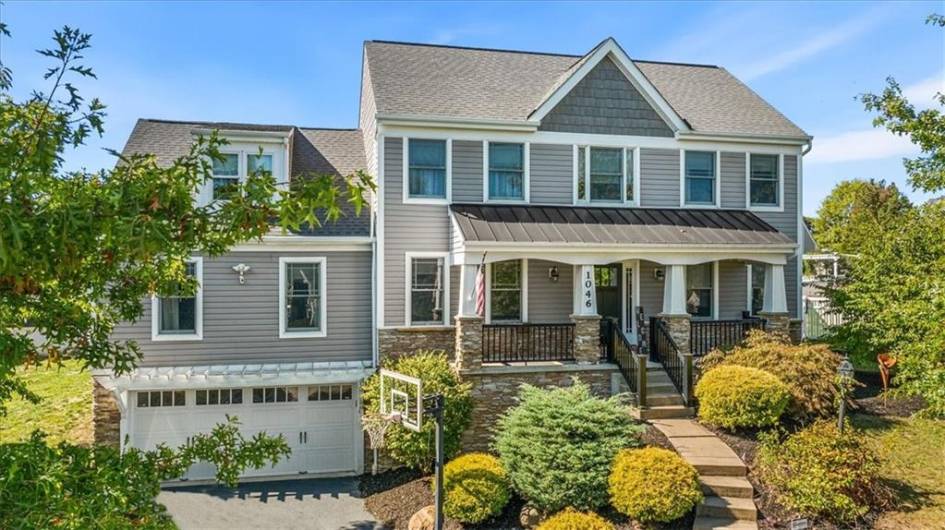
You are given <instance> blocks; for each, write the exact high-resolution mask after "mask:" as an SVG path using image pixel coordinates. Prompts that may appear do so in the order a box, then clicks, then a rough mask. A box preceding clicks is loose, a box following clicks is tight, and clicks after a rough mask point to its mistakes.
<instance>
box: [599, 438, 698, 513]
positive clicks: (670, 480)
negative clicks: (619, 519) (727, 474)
mask: <svg viewBox="0 0 945 530" xmlns="http://www.w3.org/2000/svg"><path fill="white" fill-rule="evenodd" d="M701 501H702V489H701V487H700V486H699V473H698V472H697V471H696V468H694V467H692V465H690V464H689V463H688V462H686V461H685V460H683V458H682V457H681V456H679V455H677V454H676V453H674V452H672V451H669V450H667V449H661V448H659V447H646V448H644V449H625V450H623V451H620V453H619V454H617V458H615V459H614V468H613V470H612V471H611V472H610V503H611V505H613V507H614V508H615V509H616V510H617V511H618V512H620V513H622V514H624V515H627V516H629V517H632V518H633V519H636V520H637V521H640V522H652V521H660V522H668V521H673V520H675V519H679V518H680V517H682V516H684V515H686V514H687V513H689V510H692V508H693V506H695V505H696V504H698V503H699V502H701Z"/></svg>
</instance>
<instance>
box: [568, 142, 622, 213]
mask: <svg viewBox="0 0 945 530" xmlns="http://www.w3.org/2000/svg"><path fill="white" fill-rule="evenodd" d="M633 155H634V150H633V149H629V148H622V147H593V146H579V147H578V148H577V199H578V202H579V203H594V202H603V203H627V202H633V201H634V199H635V194H634V178H633V173H634V171H633V168H634V162H633Z"/></svg>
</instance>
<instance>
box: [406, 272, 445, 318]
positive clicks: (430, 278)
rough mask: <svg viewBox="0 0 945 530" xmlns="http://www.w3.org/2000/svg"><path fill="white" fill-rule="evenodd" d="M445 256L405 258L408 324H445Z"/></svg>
mask: <svg viewBox="0 0 945 530" xmlns="http://www.w3.org/2000/svg"><path fill="white" fill-rule="evenodd" d="M445 263H446V257H445V256H431V257H413V256H407V267H408V271H409V274H410V293H409V295H410V299H409V301H408V303H409V310H410V322H409V323H410V324H412V325H417V324H427V325H441V324H446V323H447V321H446V316H447V315H446V310H445V307H446V285H445V269H446V268H445Z"/></svg>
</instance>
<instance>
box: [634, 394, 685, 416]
mask: <svg viewBox="0 0 945 530" xmlns="http://www.w3.org/2000/svg"><path fill="white" fill-rule="evenodd" d="M649 403H650V399H649V397H647V407H646V408H645V409H639V410H637V411H636V414H635V416H636V417H637V418H638V419H641V420H663V419H676V418H692V417H693V416H695V413H696V412H695V409H693V408H692V407H686V406H684V405H660V406H656V407H651V406H649Z"/></svg>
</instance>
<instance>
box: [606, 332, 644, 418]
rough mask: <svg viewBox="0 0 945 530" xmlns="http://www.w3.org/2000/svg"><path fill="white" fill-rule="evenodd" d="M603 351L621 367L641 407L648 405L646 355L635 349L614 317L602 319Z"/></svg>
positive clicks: (631, 391)
mask: <svg viewBox="0 0 945 530" xmlns="http://www.w3.org/2000/svg"><path fill="white" fill-rule="evenodd" d="M601 343H602V347H601V350H602V352H605V353H606V355H607V356H606V359H607V360H608V361H610V362H612V363H614V364H616V365H617V367H618V368H619V369H620V373H621V375H623V378H624V380H625V381H626V383H627V386H628V387H629V388H630V393H631V394H632V395H633V397H634V399H635V401H636V405H637V407H639V408H643V407H645V406H646V357H645V356H642V355H638V354H637V353H636V351H634V348H633V346H632V345H631V344H630V341H629V340H627V337H626V335H624V334H623V333H622V332H621V331H620V324H619V323H618V322H617V320H616V319H614V318H604V319H602V320H601Z"/></svg>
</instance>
